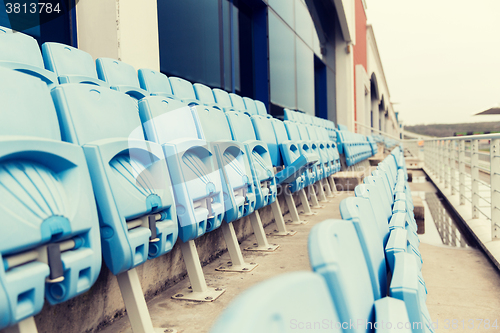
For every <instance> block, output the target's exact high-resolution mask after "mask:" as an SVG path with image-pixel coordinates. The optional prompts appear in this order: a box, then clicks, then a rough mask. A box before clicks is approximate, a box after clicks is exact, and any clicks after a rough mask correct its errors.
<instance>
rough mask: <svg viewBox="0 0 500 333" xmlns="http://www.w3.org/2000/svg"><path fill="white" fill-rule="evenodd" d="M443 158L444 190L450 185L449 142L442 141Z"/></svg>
mask: <svg viewBox="0 0 500 333" xmlns="http://www.w3.org/2000/svg"><path fill="white" fill-rule="evenodd" d="M443 156H444V163H443V168H444V188H448V186H449V185H450V169H449V167H448V166H449V165H450V140H444V141H443Z"/></svg>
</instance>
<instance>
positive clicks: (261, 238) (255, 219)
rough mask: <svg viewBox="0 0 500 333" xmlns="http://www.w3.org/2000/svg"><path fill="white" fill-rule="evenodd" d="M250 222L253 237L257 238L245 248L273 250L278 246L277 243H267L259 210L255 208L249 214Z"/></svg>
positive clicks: (250, 249) (249, 249) (248, 249)
mask: <svg viewBox="0 0 500 333" xmlns="http://www.w3.org/2000/svg"><path fill="white" fill-rule="evenodd" d="M250 223H251V224H252V228H253V233H254V234H255V238H257V243H255V244H254V245H253V246H249V247H247V248H246V249H245V250H247V251H263V252H273V251H275V250H276V249H277V248H278V247H279V245H277V244H269V243H268V242H267V238H266V232H265V231H264V227H263V226H262V221H261V220H260V215H259V211H257V210H256V211H254V212H253V213H252V214H250Z"/></svg>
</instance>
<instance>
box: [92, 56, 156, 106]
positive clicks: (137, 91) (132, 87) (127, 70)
mask: <svg viewBox="0 0 500 333" xmlns="http://www.w3.org/2000/svg"><path fill="white" fill-rule="evenodd" d="M95 63H96V69H97V76H98V77H99V79H101V80H103V81H106V82H107V83H108V84H109V86H110V87H111V89H113V90H117V91H120V92H122V93H125V94H127V95H129V96H131V97H132V98H134V99H136V100H140V99H141V98H144V97H146V96H149V92H148V91H147V90H144V89H142V88H141V85H140V84H139V78H138V77H137V71H136V70H135V68H134V67H133V66H132V65H129V64H127V63H125V62H122V61H119V60H115V59H111V58H98V59H97V60H96V62H95Z"/></svg>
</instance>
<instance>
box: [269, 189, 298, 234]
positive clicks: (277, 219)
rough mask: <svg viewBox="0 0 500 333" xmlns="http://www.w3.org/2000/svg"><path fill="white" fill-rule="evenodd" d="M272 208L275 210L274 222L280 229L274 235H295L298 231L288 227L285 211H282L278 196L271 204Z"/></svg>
mask: <svg viewBox="0 0 500 333" xmlns="http://www.w3.org/2000/svg"><path fill="white" fill-rule="evenodd" d="M271 209H272V211H273V216H274V223H276V227H277V229H278V232H275V233H274V234H273V235H275V236H293V235H295V234H296V233H297V232H289V231H288V230H287V229H286V225H285V219H284V218H283V213H282V212H281V207H280V202H279V201H278V198H276V200H274V202H273V203H272V204H271Z"/></svg>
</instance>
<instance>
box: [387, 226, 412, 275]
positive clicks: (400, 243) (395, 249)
mask: <svg viewBox="0 0 500 333" xmlns="http://www.w3.org/2000/svg"><path fill="white" fill-rule="evenodd" d="M407 237H408V234H407V231H406V229H394V230H392V231H391V232H390V234H389V239H388V240H387V244H386V246H385V258H386V260H387V262H388V264H389V267H390V269H391V271H394V262H395V255H396V254H397V253H401V252H406V250H407V244H408V238H407Z"/></svg>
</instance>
